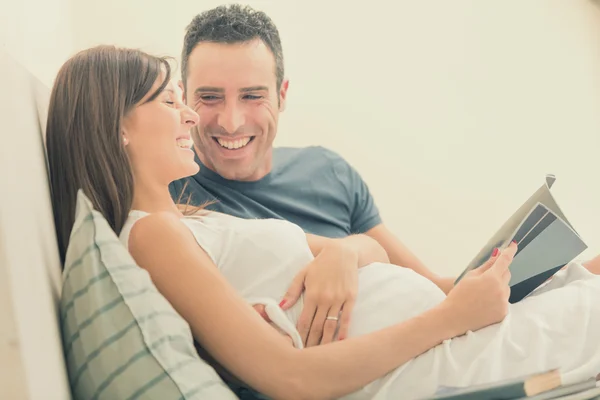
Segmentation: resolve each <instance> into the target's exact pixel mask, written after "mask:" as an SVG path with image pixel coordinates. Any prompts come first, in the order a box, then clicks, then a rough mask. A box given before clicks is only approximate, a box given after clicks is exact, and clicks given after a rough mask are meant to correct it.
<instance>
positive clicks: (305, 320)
mask: <svg viewBox="0 0 600 400" xmlns="http://www.w3.org/2000/svg"><path fill="white" fill-rule="evenodd" d="M316 311H317V307H316V305H315V303H314V302H312V301H310V299H309V298H307V300H306V301H305V302H304V308H303V309H302V314H300V318H298V324H297V328H298V333H299V334H300V337H301V338H302V343H304V344H306V339H308V333H309V332H310V327H311V325H312V322H313V319H314V317H315V312H316Z"/></svg>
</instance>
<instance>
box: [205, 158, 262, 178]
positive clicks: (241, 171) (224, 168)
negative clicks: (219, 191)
mask: <svg viewBox="0 0 600 400" xmlns="http://www.w3.org/2000/svg"><path fill="white" fill-rule="evenodd" d="M227 164H228V165H219V166H218V167H217V168H215V169H216V171H215V172H216V173H217V174H219V175H220V176H221V177H222V178H225V179H227V180H230V181H243V182H251V181H257V180H259V179H260V178H262V176H259V174H258V173H257V168H256V167H254V165H252V166H247V165H240V163H236V164H237V165H231V164H233V163H227Z"/></svg>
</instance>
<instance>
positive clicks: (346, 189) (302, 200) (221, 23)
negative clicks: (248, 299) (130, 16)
mask: <svg viewBox="0 0 600 400" xmlns="http://www.w3.org/2000/svg"><path fill="white" fill-rule="evenodd" d="M181 69H182V71H181V72H182V82H181V84H180V86H181V88H182V90H183V97H184V101H185V102H186V104H188V105H189V106H190V107H192V108H193V109H194V110H195V111H196V112H197V113H198V114H199V115H200V124H199V125H198V127H197V128H194V129H193V131H192V137H193V139H194V143H195V152H196V155H197V156H196V161H197V162H198V163H199V164H200V165H201V168H200V172H199V173H198V174H197V175H196V176H193V177H190V178H187V179H184V180H181V181H178V182H174V183H173V184H172V185H171V195H172V196H173V197H174V198H175V199H182V200H183V201H185V200H186V199H187V194H190V195H191V201H192V203H195V204H198V203H204V202H206V201H213V200H214V203H213V204H212V205H210V206H209V207H208V208H209V209H213V210H217V211H220V212H223V213H227V214H231V215H235V216H238V217H242V218H280V219H286V220H289V221H291V222H293V223H296V224H298V225H299V226H301V227H302V228H303V229H304V230H305V231H306V232H307V233H312V234H316V235H320V236H325V237H329V238H340V237H345V236H348V235H352V234H365V235H367V236H369V237H371V238H373V239H374V240H376V241H377V242H379V244H380V245H381V246H382V247H383V248H384V249H385V250H386V252H387V254H388V257H389V259H390V261H391V262H392V263H394V264H397V265H401V266H404V267H409V268H412V269H413V270H415V271H416V272H418V273H419V274H421V275H423V276H425V277H427V278H429V279H430V280H431V281H433V282H435V283H436V284H437V285H438V286H439V287H440V288H441V289H442V290H444V291H445V292H446V293H447V292H448V291H449V290H450V289H451V288H452V285H453V279H451V278H441V277H438V276H436V275H435V274H433V273H432V272H431V271H429V270H428V269H427V268H426V267H425V266H424V265H423V263H422V262H421V261H419V259H418V258H417V257H416V256H415V255H413V254H412V253H411V252H410V251H409V250H408V249H407V248H406V247H405V246H404V245H403V244H402V242H401V241H400V240H399V239H398V238H397V237H396V236H395V235H394V234H393V233H392V232H390V231H389V230H388V229H387V228H386V226H385V225H384V224H383V222H382V220H381V217H380V215H379V212H378V209H377V206H376V204H375V201H374V200H373V197H372V196H371V194H370V193H369V189H368V187H367V185H366V184H365V182H364V181H363V180H362V179H361V177H360V175H359V174H358V172H357V171H356V170H355V169H354V168H352V166H350V165H349V164H348V163H347V162H346V161H345V160H344V159H342V158H341V157H340V156H339V155H337V154H336V153H334V152H332V151H330V150H327V149H324V148H322V147H309V148H303V149H298V148H275V149H274V148H273V140H274V138H275V135H276V133H277V123H278V120H279V115H280V113H281V112H283V111H284V109H285V105H286V96H287V91H288V86H289V81H288V80H287V79H285V75H284V63H283V52H282V47H281V42H280V38H279V33H278V30H277V28H276V27H275V25H274V24H273V22H272V21H271V19H270V18H269V17H268V16H267V15H265V14H264V13H262V12H257V11H254V10H252V9H251V8H248V7H243V6H239V5H233V6H220V7H217V8H215V9H212V10H209V11H207V12H204V13H202V14H200V15H198V16H196V17H195V18H194V19H193V21H192V22H191V23H190V25H189V26H188V28H187V32H186V35H185V40H184V48H183V52H182V60H181ZM184 186H185V188H186V189H185V194H184V193H183V189H184ZM182 194H183V197H182ZM324 264H325V262H320V260H319V259H318V258H317V259H315V262H314V263H313V264H311V265H309V266H308V267H307V268H306V269H305V270H304V271H302V273H301V274H300V275H299V276H298V277H297V279H296V280H295V282H294V283H293V284H292V286H291V287H290V290H289V291H288V293H287V294H286V296H285V297H284V298H283V300H282V303H281V306H282V307H283V308H284V309H286V308H288V307H290V306H292V305H293V304H294V303H295V302H296V301H297V300H298V298H299V297H300V294H301V293H302V292H303V291H304V290H305V292H304V294H305V298H304V311H303V313H302V315H301V317H300V320H299V322H298V330H299V332H300V334H301V336H302V338H303V340H304V341H305V343H306V345H307V346H311V345H316V344H319V343H321V336H320V335H321V333H322V331H323V324H324V323H325V319H324V318H325V315H326V311H327V310H329V308H330V307H331V306H332V305H334V304H343V309H342V314H343V313H347V314H350V311H351V308H352V304H353V302H352V299H353V296H354V293H355V292H356V288H353V287H351V286H352V285H351V284H349V285H346V286H344V287H342V288H340V283H339V282H340V281H342V280H343V279H341V278H339V275H338V276H336V278H335V279H332V278H329V276H332V275H334V274H332V273H329V274H328V273H327V271H328V270H327V268H328V266H327V265H324ZM352 273H353V274H356V271H355V270H354V271H353V272H352ZM338 278H339V279H338ZM348 281H349V282H352V280H348ZM342 286H343V285H342ZM319 310H325V313H323V312H321V313H319V312H318V311H319ZM316 315H320V316H322V318H317V317H316ZM342 320H344V321H345V322H344V324H343V326H341V327H340V329H339V331H340V334H339V336H343V334H344V332H345V331H346V330H347V319H344V318H342ZM339 336H338V338H339Z"/></svg>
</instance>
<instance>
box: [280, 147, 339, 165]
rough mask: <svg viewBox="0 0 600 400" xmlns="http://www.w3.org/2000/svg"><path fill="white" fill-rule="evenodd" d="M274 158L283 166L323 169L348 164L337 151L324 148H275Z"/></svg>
mask: <svg viewBox="0 0 600 400" xmlns="http://www.w3.org/2000/svg"><path fill="white" fill-rule="evenodd" d="M273 157H274V159H275V161H276V163H278V164H279V165H281V166H289V165H295V164H303V165H304V166H305V167H309V166H311V167H317V166H318V167H321V168H322V167H323V166H327V165H331V166H334V165H339V164H346V160H344V158H343V157H342V156H340V155H339V154H338V153H336V152H335V151H333V150H331V149H328V148H326V147H323V146H306V147H274V148H273Z"/></svg>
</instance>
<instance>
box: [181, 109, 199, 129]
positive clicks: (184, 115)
mask: <svg viewBox="0 0 600 400" xmlns="http://www.w3.org/2000/svg"><path fill="white" fill-rule="evenodd" d="M198 122H200V117H199V116H198V114H197V113H196V112H195V111H194V110H192V109H191V108H189V107H188V106H185V107H183V109H182V110H181V123H182V124H186V125H189V126H190V127H192V126H195V125H198Z"/></svg>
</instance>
